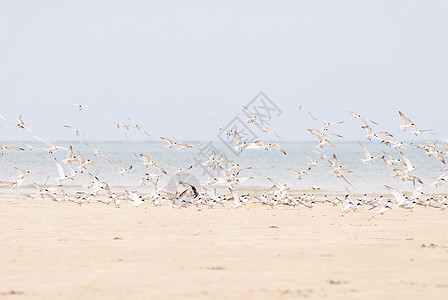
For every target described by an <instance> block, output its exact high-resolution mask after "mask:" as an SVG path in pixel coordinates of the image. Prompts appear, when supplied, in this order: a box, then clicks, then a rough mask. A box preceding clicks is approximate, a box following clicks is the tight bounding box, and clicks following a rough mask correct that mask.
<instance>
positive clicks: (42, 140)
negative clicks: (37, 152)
mask: <svg viewBox="0 0 448 300" xmlns="http://www.w3.org/2000/svg"><path fill="white" fill-rule="evenodd" d="M33 137H34V138H35V139H36V140H39V141H41V142H43V143H45V144H47V145H48V146H49V147H50V148H43V149H44V150H46V151H48V153H53V152H55V151H56V150H58V149H61V150H67V151H68V148H67V147H59V146H58V147H56V146H55V145H53V144H52V143H50V142H49V141H47V140H46V139H44V138H41V137H38V136H36V135H33Z"/></svg>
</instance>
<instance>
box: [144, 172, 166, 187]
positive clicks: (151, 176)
mask: <svg viewBox="0 0 448 300" xmlns="http://www.w3.org/2000/svg"><path fill="white" fill-rule="evenodd" d="M160 176H162V175H159V174H149V173H145V175H143V176H142V178H141V179H140V181H139V182H141V183H142V185H145V183H146V182H148V181H151V180H153V179H155V178H158V177H160Z"/></svg>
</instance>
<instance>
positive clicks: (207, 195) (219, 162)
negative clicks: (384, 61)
mask: <svg viewBox="0 0 448 300" xmlns="http://www.w3.org/2000/svg"><path fill="white" fill-rule="evenodd" d="M69 105H71V106H75V107H76V108H77V109H78V110H80V111H82V110H85V109H92V107H89V106H86V105H80V104H69ZM296 105H297V107H298V109H299V110H301V111H305V112H307V114H308V115H309V116H310V117H311V118H312V119H313V120H315V121H317V122H319V123H321V124H322V128H320V129H307V131H308V132H309V133H310V134H311V135H312V136H313V137H314V138H315V139H316V141H317V144H316V146H315V148H316V149H315V150H313V153H315V154H317V158H313V157H312V156H311V155H312V154H310V153H305V156H306V157H307V159H308V160H309V163H308V164H307V167H306V168H305V169H304V170H296V169H292V168H290V169H289V170H290V171H291V172H292V173H294V176H295V178H297V180H300V179H301V178H302V177H303V176H306V175H307V174H308V173H309V171H310V170H311V169H312V168H315V167H325V166H327V167H328V169H329V172H330V173H331V174H333V175H334V176H335V177H336V178H340V179H341V180H343V182H344V183H346V184H348V185H349V186H352V187H353V185H352V184H351V183H350V181H349V179H348V178H347V176H348V174H350V173H352V171H351V170H348V169H347V168H345V167H343V166H342V164H341V163H340V162H339V160H338V158H337V156H336V154H333V155H332V156H330V157H328V156H326V155H325V154H324V153H323V152H322V149H323V148H324V147H335V145H334V143H333V142H332V140H333V139H336V138H342V136H341V135H340V134H336V133H331V132H329V130H330V128H332V127H333V126H337V125H338V124H342V123H343V122H342V121H340V122H333V123H331V122H325V121H322V120H319V119H317V118H315V117H314V116H313V115H312V114H311V113H310V112H309V111H308V110H307V109H305V108H304V107H303V106H302V105H300V104H297V103H296ZM349 113H350V114H351V115H352V116H353V117H354V118H355V119H357V120H360V121H361V122H362V125H361V128H362V129H363V130H365V131H366V136H365V137H366V139H367V140H378V141H380V142H381V143H382V144H384V145H386V146H389V147H391V148H393V149H394V150H398V151H399V153H400V155H399V156H396V155H395V156H394V155H393V154H391V153H388V152H385V151H384V152H383V155H382V156H380V157H373V156H372V155H371V154H370V153H369V151H368V149H367V148H366V147H365V146H364V145H363V144H361V143H359V145H360V147H361V148H362V150H363V151H364V153H365V155H366V157H365V158H362V159H361V162H362V163H363V164H365V165H370V163H371V162H372V161H374V160H382V161H383V162H384V165H385V167H387V168H388V170H389V171H390V175H391V176H392V177H393V178H399V179H401V180H403V181H409V182H412V184H413V192H412V193H403V192H400V191H398V190H397V189H395V188H393V187H390V186H385V187H386V188H387V190H389V192H390V194H391V195H392V197H390V196H379V197H378V198H370V199H369V197H368V196H367V195H366V194H365V195H364V196H363V197H361V198H359V197H356V196H355V195H354V194H353V193H352V192H351V191H350V190H349V188H347V186H346V187H345V189H346V194H345V195H344V196H333V197H327V195H324V196H323V197H316V196H315V195H314V194H312V193H311V194H303V195H296V194H294V193H292V192H291V190H290V189H289V188H288V187H287V185H286V184H282V183H280V182H278V181H277V180H275V179H273V178H270V177H269V178H267V179H268V180H269V182H271V183H272V186H271V187H270V188H269V189H268V190H267V191H266V192H264V193H263V194H262V195H261V196H255V195H251V194H250V193H247V194H241V195H238V193H237V192H236V191H235V187H236V186H238V185H239V184H241V183H243V182H246V181H248V180H251V179H252V178H253V177H251V176H248V177H242V176H241V175H240V174H241V171H242V170H243V169H250V167H243V166H241V165H239V163H237V162H235V161H232V160H230V159H228V158H226V157H224V155H222V154H220V153H217V152H215V151H213V150H209V151H204V150H203V149H201V148H200V147H198V146H194V145H189V144H187V143H185V142H182V141H181V140H179V139H177V138H175V137H173V138H172V139H170V138H165V137H160V139H161V141H162V142H164V143H166V147H167V148H168V149H170V150H171V151H186V150H189V149H193V148H198V151H199V152H200V153H201V154H202V155H203V158H204V162H203V163H202V164H203V165H204V166H205V167H207V168H208V169H209V170H210V177H209V178H208V180H207V182H205V183H204V184H203V185H202V186H201V187H199V186H194V185H193V184H192V183H191V182H190V183H188V182H186V181H185V180H184V181H182V180H178V187H179V188H180V189H179V190H178V191H176V192H170V191H168V189H167V186H161V185H159V178H160V177H162V176H165V175H168V172H167V171H166V170H165V169H164V167H162V165H161V164H159V163H157V162H156V161H154V160H152V159H151V158H150V156H148V155H146V154H142V153H140V154H135V156H136V158H137V159H138V160H139V161H141V163H142V164H143V165H144V167H145V168H147V170H148V172H145V174H143V175H142V176H141V178H140V180H139V183H141V185H147V184H148V185H149V186H150V187H152V188H151V190H150V191H149V192H148V191H146V192H141V191H136V190H133V191H130V190H124V191H115V192H113V191H112V190H113V187H111V186H109V184H108V183H107V182H106V181H103V180H101V179H100V178H99V175H98V173H97V174H94V173H95V171H94V170H98V169H99V167H98V166H97V165H96V164H95V163H94V162H93V161H91V160H90V159H89V158H86V157H87V156H88V155H83V154H81V152H79V151H75V149H73V147H72V146H56V145H54V144H53V143H51V142H50V141H48V140H47V139H45V138H42V137H39V136H37V135H36V134H35V133H34V131H33V130H32V128H31V127H30V126H28V125H27V124H26V123H25V122H24V120H23V118H22V117H21V116H19V117H17V122H18V123H17V124H13V123H11V122H9V121H8V120H7V119H6V118H4V117H3V116H1V115H0V118H1V119H2V120H3V121H4V122H6V123H7V124H9V125H10V126H13V127H17V128H20V129H23V130H25V131H26V132H28V133H29V134H30V135H31V137H32V138H34V139H35V140H36V141H38V142H40V143H42V145H43V146H42V147H37V146H35V145H30V144H25V145H26V146H27V149H26V148H25V147H19V146H2V145H0V157H2V156H3V155H4V154H6V153H7V152H9V151H43V152H45V153H48V154H49V155H50V154H52V153H55V152H65V159H63V160H59V159H57V158H56V157H54V156H53V159H54V163H55V168H56V169H57V171H58V176H57V177H55V178H54V180H55V183H56V184H55V185H49V184H48V178H47V180H46V181H45V183H44V184H38V183H36V182H33V183H32V184H33V186H34V187H35V192H34V193H28V194H25V196H26V197H27V198H31V199H49V200H53V201H58V202H61V201H70V202H74V203H77V204H79V205H82V204H84V203H89V202H92V201H96V202H100V203H104V204H111V203H113V204H114V205H115V206H116V207H120V205H121V203H122V202H130V203H132V204H133V205H134V206H140V205H142V204H144V203H150V204H152V205H154V206H161V205H163V204H164V203H168V204H169V205H170V206H171V207H174V208H181V207H187V206H190V205H194V206H196V207H199V206H206V207H209V208H213V207H214V206H216V205H222V206H224V205H226V204H227V203H230V205H231V206H232V207H234V208H238V207H241V206H244V205H246V204H247V203H248V202H249V201H251V200H252V202H253V203H259V204H262V205H267V206H269V207H271V208H274V206H276V205H288V206H304V207H307V208H312V207H313V206H314V205H315V204H317V203H330V204H332V205H334V206H339V207H340V209H341V210H342V211H346V212H348V211H356V210H357V209H358V208H359V207H361V206H367V207H369V208H370V209H376V212H377V213H380V214H383V213H385V212H387V211H389V210H390V209H392V208H393V207H394V206H396V207H398V208H402V209H410V210H412V209H414V208H415V206H416V205H420V206H425V207H431V208H434V209H438V210H444V209H446V208H447V205H448V202H447V196H443V195H440V196H437V197H429V196H428V197H425V196H424V193H423V192H422V188H423V186H424V183H423V181H422V180H421V179H420V178H419V177H417V176H416V175H415V170H416V168H415V167H414V166H413V165H412V162H411V161H410V160H409V159H408V157H406V156H405V155H404V153H403V151H402V150H403V149H404V148H405V147H406V146H409V147H416V148H417V149H420V150H422V151H424V152H425V153H426V154H427V155H428V156H432V157H435V158H436V159H437V160H439V161H440V163H442V164H446V161H445V158H446V157H448V145H447V144H446V143H444V142H443V143H441V144H437V143H435V142H432V141H428V140H424V141H423V142H424V144H413V143H404V142H400V141H399V140H398V139H397V138H396V137H395V136H393V135H392V134H390V133H388V132H386V131H377V132H375V130H374V129H373V128H374V126H375V125H378V123H376V122H374V121H372V120H369V119H368V118H366V117H365V116H362V115H360V114H357V113H354V112H349ZM237 115H238V116H240V117H242V118H244V120H245V121H246V123H247V124H248V126H249V125H250V126H257V127H258V128H259V129H261V130H262V131H263V132H265V133H267V134H268V133H270V134H272V135H274V136H276V137H278V138H279V136H278V134H277V133H276V132H275V131H274V130H273V129H272V127H271V125H270V124H269V123H268V121H267V120H264V119H263V118H262V117H261V116H260V115H257V114H256V113H254V112H253V111H251V110H250V109H249V108H248V107H246V106H243V113H242V114H237ZM399 115H400V117H401V119H402V121H403V124H402V125H400V129H401V130H403V131H406V130H408V129H410V130H411V131H412V134H414V135H416V136H418V135H421V134H433V132H432V130H427V129H419V127H417V125H416V124H415V123H414V122H412V121H411V120H410V119H409V118H407V117H406V116H405V115H404V114H403V113H402V112H399ZM104 118H105V119H107V120H109V121H111V122H112V123H113V124H114V127H115V128H116V129H117V130H121V131H122V132H123V133H124V134H125V135H126V131H127V130H130V129H136V130H139V131H141V132H143V133H144V134H146V135H148V136H149V133H148V132H147V131H146V130H145V129H144V128H143V126H141V125H139V124H138V123H136V122H134V121H132V120H131V119H129V118H127V120H128V121H129V122H130V123H127V124H123V123H119V122H117V121H115V120H113V119H111V118H109V117H107V116H104ZM214 120H215V121H216V122H217V124H218V129H219V130H220V131H224V132H226V134H227V135H228V136H229V137H233V138H234V142H236V144H235V145H234V148H235V150H236V151H238V152H242V151H247V150H250V149H252V150H264V151H269V150H276V151H279V152H280V153H282V154H283V155H287V153H286V151H285V150H284V149H283V148H282V147H281V146H280V145H279V144H278V143H270V142H268V141H266V140H261V139H260V140H255V141H247V140H245V139H244V138H243V136H244V134H243V133H242V132H241V131H239V130H238V129H229V128H226V127H225V126H223V125H222V124H221V123H220V122H219V121H218V120H216V119H214ZM0 126H1V127H4V125H3V124H0ZM65 127H66V128H69V129H71V130H73V131H74V133H75V135H77V136H79V137H81V138H82V140H83V142H84V144H85V145H86V146H87V147H88V148H89V149H90V150H91V151H92V155H93V156H95V157H97V158H98V159H103V160H104V161H105V162H106V163H108V164H111V165H113V166H114V167H115V168H116V170H117V175H118V176H123V175H125V174H126V173H129V172H130V171H131V170H132V169H133V167H132V165H129V166H122V165H120V164H119V163H118V162H116V161H114V160H113V159H112V158H110V157H108V156H106V155H105V154H104V153H103V152H101V151H100V150H98V149H96V148H95V147H93V146H92V145H90V144H89V143H88V142H87V140H86V139H85V137H84V135H83V134H82V133H81V132H80V131H79V130H77V129H76V128H75V127H74V126H71V125H65ZM389 152H390V151H389ZM167 164H168V165H170V166H171V167H172V168H173V169H174V170H175V171H173V173H172V175H173V176H174V177H175V178H179V177H178V176H179V175H180V174H182V173H183V172H184V171H186V170H189V169H191V168H192V167H193V166H192V165H191V166H188V167H185V168H179V167H177V166H175V165H173V164H171V163H167ZM15 170H16V172H17V177H16V178H10V179H9V180H0V186H3V187H9V188H10V189H11V190H18V189H20V188H21V186H23V183H24V182H25V181H26V180H27V178H31V177H33V176H34V175H36V174H38V173H37V172H32V171H30V170H22V169H20V168H18V167H15ZM81 174H84V175H82V177H85V176H86V175H85V174H88V181H87V183H86V184H85V185H83V191H76V192H74V193H70V192H69V189H70V185H66V184H65V183H66V182H69V181H73V180H74V179H75V178H76V177H78V176H80V175H81ZM447 180H448V170H446V171H444V172H443V173H442V174H441V175H440V176H439V177H438V178H437V179H436V180H435V181H434V182H433V183H432V184H431V186H432V187H434V188H436V187H438V186H440V185H442V184H444V183H445V182H446V181H447ZM217 188H218V189H225V190H226V191H227V192H226V193H223V194H221V195H218V191H217Z"/></svg>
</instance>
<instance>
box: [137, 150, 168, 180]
mask: <svg viewBox="0 0 448 300" xmlns="http://www.w3.org/2000/svg"><path fill="white" fill-rule="evenodd" d="M135 156H136V157H137V158H139V159H140V160H142V161H143V163H144V165H145V167H147V168H149V167H151V168H156V169H157V170H159V171H160V172H162V173H163V174H165V175H166V174H167V172H166V171H165V170H164V169H163V168H162V167H161V166H160V165H159V164H157V163H156V162H155V161H153V160H151V159H150V158H149V156H147V155H144V154H139V155H137V154H135Z"/></svg>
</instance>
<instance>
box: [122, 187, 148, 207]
mask: <svg viewBox="0 0 448 300" xmlns="http://www.w3.org/2000/svg"><path fill="white" fill-rule="evenodd" d="M125 192H126V194H127V195H128V198H129V199H130V200H131V201H132V204H133V205H134V206H135V207H138V206H140V205H141V204H142V203H143V201H144V199H143V196H142V195H139V194H137V193H136V192H129V191H127V190H125Z"/></svg>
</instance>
